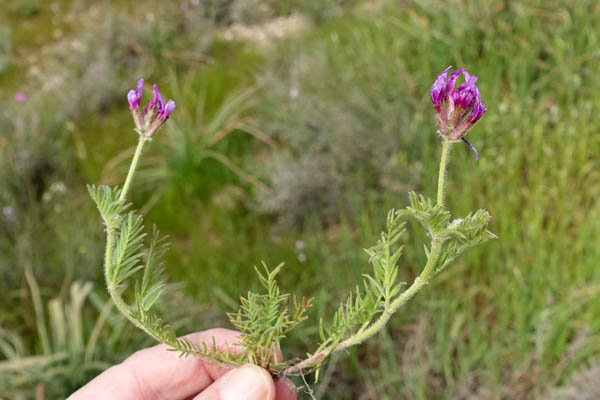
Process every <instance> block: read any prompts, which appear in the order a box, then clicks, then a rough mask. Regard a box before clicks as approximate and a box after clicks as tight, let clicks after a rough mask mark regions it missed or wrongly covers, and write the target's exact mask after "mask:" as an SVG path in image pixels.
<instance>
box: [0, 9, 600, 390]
mask: <svg viewBox="0 0 600 400" xmlns="http://www.w3.org/2000/svg"><path fill="white" fill-rule="evenodd" d="M0 5H1V6H2V7H0V8H1V9H2V11H0V102H1V106H0V208H1V209H2V213H1V214H0V275H1V279H0V398H6V399H29V398H31V399H33V398H35V399H56V398H64V397H66V396H67V395H68V394H69V393H71V392H72V391H74V390H75V389H76V388H78V387H80V386H81V385H83V384H85V382H87V381H89V380H90V379H91V378H92V377H93V376H95V375H97V374H98V373H99V372H101V371H102V370H103V369H105V368H107V367H108V366H109V365H111V364H113V363H117V362H119V361H121V360H123V359H124V358H125V357H127V356H128V355H129V354H131V353H132V352H134V351H136V350H137V349H140V348H142V347H144V346H149V345H151V344H152V342H151V341H150V340H149V339H147V338H146V337H144V336H143V334H141V333H140V332H137V331H136V330H135V329H134V328H133V327H132V326H129V324H127V323H125V321H123V320H122V319H121V317H120V316H119V315H117V314H116V312H115V311H114V310H113V309H112V308H111V307H110V303H108V302H107V294H106V292H105V290H104V287H103V281H102V274H101V262H102V261H101V260H102V251H103V246H104V237H103V232H102V226H101V223H100V218H99V216H98V215H97V213H96V210H95V209H94V206H93V204H92V201H91V200H90V198H89V196H88V194H87V191H86V189H85V185H86V184H87V183H108V184H116V183H120V182H122V180H123V178H124V174H125V172H126V168H127V166H128V157H130V156H131V154H132V151H133V147H132V146H134V145H135V143H136V140H137V138H136V134H135V133H134V132H133V131H132V126H133V124H132V121H131V119H130V114H129V110H128V107H127V102H126V97H125V94H126V93H127V91H128V90H129V89H130V88H133V87H134V86H135V83H136V82H137V79H138V78H139V77H145V78H146V81H147V83H152V82H157V83H158V84H159V87H160V88H161V90H162V91H163V93H164V94H165V95H166V96H167V97H170V98H173V99H175V101H176V102H177V110H176V111H175V113H174V114H173V116H172V118H171V119H170V121H169V123H168V124H167V125H166V126H165V127H164V128H163V130H161V132H160V134H159V135H158V136H157V137H156V139H155V140H154V142H153V143H152V146H150V150H149V151H148V152H147V153H146V154H145V156H144V159H143V163H142V168H141V171H140V173H139V175H138V176H137V178H136V181H135V184H134V187H133V198H132V200H133V201H134V204H135V206H136V207H137V208H138V209H140V210H142V212H144V213H145V214H146V222H147V224H151V223H156V224H157V225H158V226H159V227H160V228H161V230H162V231H163V232H166V233H168V234H169V235H170V236H171V239H172V241H173V246H172V250H171V251H170V252H169V253H168V260H167V272H168V276H169V280H170V282H174V283H175V282H181V284H175V285H173V287H172V290H171V291H170V292H169V293H168V294H167V295H166V296H165V299H164V304H163V305H162V307H163V308H164V314H165V317H166V319H167V320H169V321H171V322H172V324H173V326H174V327H175V328H176V329H177V332H178V333H181V334H184V333H189V332H192V331H197V330H201V329H205V328H208V327H215V326H229V325H228V322H227V319H226V317H225V313H226V312H230V311H233V310H234V309H235V308H236V307H237V299H238V297H239V295H240V294H243V293H246V292H247V290H249V289H257V288H258V280H257V279H256V276H255V274H254V271H253V268H252V267H253V265H256V264H258V263H259V262H260V261H261V260H264V261H265V262H267V263H268V264H270V265H271V266H274V265H277V264H278V263H279V262H281V261H285V262H286V267H285V268H284V270H283V272H282V273H281V275H280V283H281V286H282V287H283V288H285V289H288V290H289V291H290V292H292V293H295V294H297V295H308V296H315V297H316V300H315V306H314V307H313V309H312V310H311V313H310V316H311V320H310V321H309V322H305V323H304V324H303V325H301V327H300V328H299V329H297V330H296V331H295V333H294V334H293V335H292V336H291V337H290V338H289V340H288V341H287V342H286V343H285V348H284V353H285V354H286V355H287V356H289V357H296V356H301V355H303V354H305V353H306V352H307V351H311V350H312V349H314V346H315V344H316V342H317V340H318V332H317V329H316V327H317V326H318V324H317V321H318V318H320V317H323V318H324V319H325V321H327V320H328V318H330V317H331V316H332V313H333V311H334V310H335V308H336V306H337V305H338V303H339V302H340V300H342V299H343V298H345V296H346V293H347V292H348V290H349V288H351V287H353V286H354V285H355V284H356V283H357V282H358V281H359V280H360V279H361V274H362V273H364V272H365V270H366V269H367V268H368V265H367V257H366V254H364V252H363V251H362V248H364V247H368V246H370V245H372V244H374V243H375V241H376V239H377V235H378V233H379V231H380V230H381V229H382V227H383V224H384V221H385V214H386V213H387V210H388V209H389V208H391V207H395V208H401V207H404V206H405V205H406V203H407V200H408V198H407V194H406V192H407V191H408V190H416V191H417V192H421V193H424V194H425V195H428V196H432V197H433V196H434V195H435V182H436V178H437V176H436V174H437V168H438V157H439V153H440V147H441V146H440V141H439V138H438V137H437V136H436V135H435V130H436V127H435V122H434V121H435V119H434V116H433V112H432V106H431V103H430V101H429V88H430V86H431V84H432V82H433V80H434V79H435V77H436V76H437V74H438V73H439V72H440V71H442V70H443V69H444V68H445V67H446V66H448V65H454V66H457V67H464V68H466V69H467V70H468V71H469V72H471V73H472V74H475V75H477V76H479V81H478V86H479V88H480V91H481V93H482V97H483V101H484V103H485V104H486V105H487V106H488V111H487V113H486V115H485V116H484V117H483V119H482V120H481V121H480V122H479V123H478V124H477V125H476V126H475V128H474V129H473V130H472V131H471V132H470V134H469V140H470V141H471V142H472V143H474V144H475V146H476V147H477V148H478V149H479V151H480V153H481V158H480V160H479V161H475V159H474V156H473V153H471V152H469V150H468V148H467V147H466V146H462V145H461V146H455V148H454V151H453V154H452V158H451V161H450V166H449V173H448V192H447V199H448V206H449V208H450V210H452V212H453V213H454V215H457V216H460V215H463V214H465V213H467V212H468V211H470V210H473V209H476V208H479V207H483V208H487V209H488V210H489V211H490V213H491V214H492V216H493V217H494V219H493V222H492V224H491V227H490V228H491V230H492V231H494V232H495V233H496V234H498V236H499V239H497V240H495V241H493V242H489V243H486V244H485V245H483V246H480V247H479V248H476V249H471V250H469V251H468V252H467V253H466V254H465V255H463V256H461V258H460V259H458V260H457V262H456V263H455V264H454V265H453V266H452V268H450V269H448V270H447V271H445V272H444V273H443V274H442V275H440V276H439V277H438V279H436V280H435V282H433V283H432V284H431V285H429V287H427V288H426V289H425V290H424V291H422V292H421V293H420V294H419V295H418V296H417V297H416V298H415V299H413V301H412V302H410V304H409V305H408V306H407V307H405V308H403V309H402V310H401V311H400V312H399V313H398V315H397V316H395V317H394V318H393V322H392V323H391V324H390V326H388V327H387V329H385V331H384V332H382V333H381V334H379V335H378V336H377V337H374V338H372V339H371V340H369V341H368V342H366V343H364V344H362V345H361V346H359V347H357V348H355V349H352V350H351V351H350V352H349V353H348V354H344V355H342V356H341V357H339V358H338V359H337V360H335V362H332V363H330V366H329V367H328V368H327V369H326V370H324V371H322V374H323V375H322V377H321V381H320V383H319V384H317V385H315V386H314V387H313V389H314V391H315V397H316V398H319V399H350V398H353V399H597V398H600V361H598V360H600V304H599V300H600V268H599V261H598V260H600V245H599V244H600V202H599V201H598V198H600V165H599V164H600V163H599V158H600V157H599V156H600V95H599V94H598V93H600V78H599V77H600V42H599V40H600V31H599V29H598V28H599V27H600V2H597V1H595V0H580V1H576V2H575V1H570V0H562V1H560V0H529V1H511V0H482V1H467V0H463V1H459V0H451V1H441V0H437V1H434V0H424V1H416V0H403V1H400V0H397V1H392V0H371V1H368V0H350V1H343V2H342V1H338V0H177V1H172V2H165V1H157V0H147V1H144V2H134V1H117V0H114V1H106V2H102V1H92V0H72V1H67V0H57V1H52V0H48V1H46V0H10V1H8V0H4V1H1V2H0ZM148 87H149V86H147V87H146V89H148ZM410 233H411V235H410V236H409V237H408V238H407V250H406V255H405V257H404V258H403V260H402V261H401V264H400V270H401V277H402V279H404V280H407V281H411V280H412V279H413V278H414V277H415V276H416V274H417V273H418V272H419V270H420V268H421V266H422V265H423V260H424V255H423V252H422V246H423V243H424V242H425V241H426V238H425V236H424V233H423V232H422V231H421V230H419V229H418V227H416V226H412V227H411V230H410ZM174 305H176V307H173V306H174ZM302 396H305V395H301V398H308V396H305V397H302Z"/></svg>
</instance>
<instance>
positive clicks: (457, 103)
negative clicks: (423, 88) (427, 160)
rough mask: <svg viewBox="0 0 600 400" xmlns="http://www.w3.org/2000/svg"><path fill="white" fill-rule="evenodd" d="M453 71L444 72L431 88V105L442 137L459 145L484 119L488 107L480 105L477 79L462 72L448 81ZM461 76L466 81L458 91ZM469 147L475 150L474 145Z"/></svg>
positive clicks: (456, 72)
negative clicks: (457, 142) (458, 142)
mask: <svg viewBox="0 0 600 400" xmlns="http://www.w3.org/2000/svg"><path fill="white" fill-rule="evenodd" d="M450 68H451V67H448V68H446V69H445V70H444V71H442V73H441V74H439V75H438V77H437V79H436V80H435V82H434V83H433V86H431V102H432V103H433V108H434V109H435V111H436V118H437V122H438V127H439V131H440V133H441V134H442V135H444V136H447V137H448V139H450V140H453V141H456V140H460V139H463V136H465V135H466V134H467V132H468V131H469V129H471V127H472V126H473V125H474V124H475V123H476V122H477V121H478V120H479V119H480V118H481V117H482V116H483V114H484V113H485V111H486V110H487V107H486V106H484V105H483V103H482V102H481V96H480V94H479V89H478V88H477V86H475V83H476V82H477V77H476V76H471V75H470V74H469V73H468V72H467V71H465V70H464V69H462V68H461V69H457V70H456V71H454V72H452V73H451V74H450V78H447V76H448V72H449V71H450ZM461 74H462V75H463V77H464V80H465V81H464V83H462V84H461V85H460V86H458V88H457V87H456V81H457V80H458V78H459V77H460V75H461ZM470 147H471V148H472V149H474V147H473V146H472V145H470Z"/></svg>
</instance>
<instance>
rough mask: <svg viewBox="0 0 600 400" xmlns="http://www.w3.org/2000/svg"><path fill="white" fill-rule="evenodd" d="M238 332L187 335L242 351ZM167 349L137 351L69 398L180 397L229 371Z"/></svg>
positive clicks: (138, 399) (196, 340)
mask: <svg viewBox="0 0 600 400" xmlns="http://www.w3.org/2000/svg"><path fill="white" fill-rule="evenodd" d="M238 335H239V332H236V331H232V330H228V329H210V330H207V331H203V332H199V333H193V334H191V335H188V336H186V337H187V338H188V339H189V340H191V341H192V342H194V343H198V344H202V343H206V344H207V345H208V346H212V342H213V337H214V340H215V343H216V345H217V347H218V348H220V349H223V350H224V349H225V348H229V351H231V352H235V351H236V350H239V347H237V346H235V345H234V343H238V342H239V339H238ZM167 349H168V347H167V346H166V345H163V344H160V345H157V346H154V347H151V348H148V349H144V350H140V351H138V352H137V353H135V354H133V355H132V356H131V357H129V358H128V359H127V360H125V361H124V362H123V363H121V364H119V365H116V366H114V367H111V368H109V369H108V370H106V371H104V372H103V373H102V374H101V375H99V376H98V377H96V378H95V379H94V380H92V381H91V382H90V383H88V384H87V385H86V386H84V387H83V388H81V389H80V390H79V391H77V392H76V393H74V394H73V395H72V396H71V397H70V398H69V400H80V399H86V400H99V399H116V398H118V399H121V400H142V399H153V400H160V399H169V400H180V399H185V398H187V397H190V396H193V395H195V394H197V393H199V392H200V391H202V390H203V389H205V388H206V387H208V386H209V385H210V384H211V383H212V382H213V381H214V380H215V379H217V378H219V377H220V376H222V375H223V374H225V373H226V372H227V371H228V370H229V369H228V368H224V367H219V366H218V365H216V364H213V363H210V362H207V361H205V360H203V359H201V358H199V357H183V358H181V357H179V354H178V353H177V352H173V351H167Z"/></svg>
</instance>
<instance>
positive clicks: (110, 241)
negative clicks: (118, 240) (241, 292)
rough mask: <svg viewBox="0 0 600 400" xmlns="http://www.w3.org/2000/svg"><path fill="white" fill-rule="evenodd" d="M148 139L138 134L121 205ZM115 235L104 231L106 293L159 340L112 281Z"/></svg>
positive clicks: (120, 308) (134, 320)
mask: <svg viewBox="0 0 600 400" xmlns="http://www.w3.org/2000/svg"><path fill="white" fill-rule="evenodd" d="M147 141H148V139H147V138H146V137H144V136H143V135H140V140H139V142H138V144H137V147H136V148H135V153H134V154H133V159H132V160H131V165H130V166H129V172H128V173H127V178H125V183H124V184H123V189H122V190H121V195H120V196H119V204H120V205H123V203H125V200H126V199H127V193H128V192H129V188H130V187H131V182H132V181H133V176H134V175H135V170H136V169H137V165H138V162H139V160H140V156H141V155H142V149H143V148H144V144H145V143H146V142H147ZM115 236H116V232H115V230H114V229H113V228H108V229H107V231H106V252H105V254H104V279H105V281H106V287H107V289H108V293H109V294H110V297H111V299H112V301H113V303H114V304H115V306H116V307H117V309H118V310H119V311H120V312H121V313H122V314H123V315H124V316H125V317H126V318H127V319H128V320H129V321H131V323H133V324H134V325H135V326H137V327H138V328H140V329H141V330H143V331H144V332H146V333H147V334H148V335H149V336H151V337H153V338H154V339H156V340H157V341H159V342H160V341H161V339H160V338H159V337H158V336H157V335H156V334H154V332H151V331H149V330H148V329H147V328H146V327H145V326H144V325H143V324H142V323H141V322H140V321H138V320H137V319H135V318H133V316H132V315H131V310H130V309H129V306H128V305H127V304H126V303H125V301H124V300H123V298H122V297H121V296H120V295H119V293H118V292H117V287H116V286H115V285H114V284H113V283H112V282H113V277H112V276H111V275H110V272H111V265H112V256H113V252H114V245H115Z"/></svg>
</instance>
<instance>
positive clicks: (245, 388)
mask: <svg viewBox="0 0 600 400" xmlns="http://www.w3.org/2000/svg"><path fill="white" fill-rule="evenodd" d="M272 390H273V389H272V384H271V376H270V375H269V373H268V372H267V371H265V370H264V369H262V368H260V367H257V366H256V365H251V364H247V365H242V366H241V367H239V368H236V369H234V370H233V371H231V372H229V373H228V374H227V375H226V376H224V377H223V379H220V380H219V395H220V396H221V399H222V400H244V399H245V400H267V399H270V398H271V391H272Z"/></svg>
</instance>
